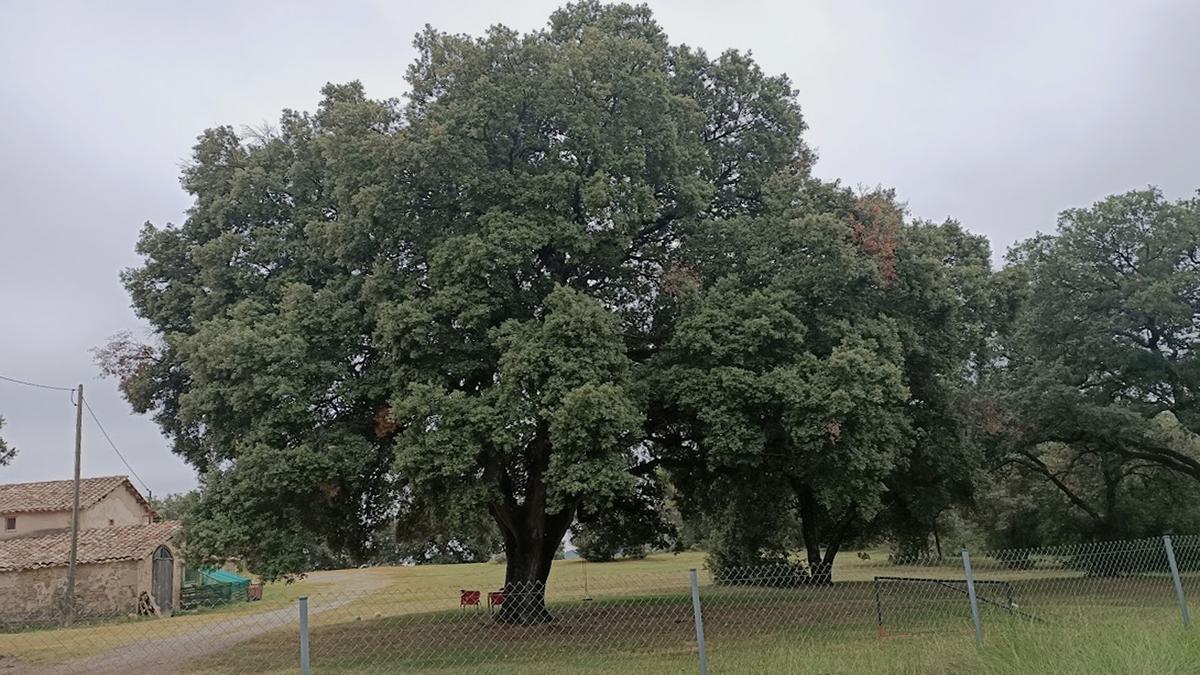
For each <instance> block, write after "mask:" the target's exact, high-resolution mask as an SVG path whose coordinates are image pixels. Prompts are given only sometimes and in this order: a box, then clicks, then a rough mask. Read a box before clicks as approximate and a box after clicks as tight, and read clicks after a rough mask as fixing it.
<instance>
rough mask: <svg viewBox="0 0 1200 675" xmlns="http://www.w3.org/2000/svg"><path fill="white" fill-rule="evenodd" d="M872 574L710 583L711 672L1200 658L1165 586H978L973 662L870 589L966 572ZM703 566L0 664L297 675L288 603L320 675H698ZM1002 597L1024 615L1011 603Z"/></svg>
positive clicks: (277, 613) (32, 650)
mask: <svg viewBox="0 0 1200 675" xmlns="http://www.w3.org/2000/svg"><path fill="white" fill-rule="evenodd" d="M871 558H872V559H871V560H863V559H859V558H857V557H855V556H853V555H848V556H843V559H842V560H839V563H840V564H839V565H838V567H837V569H836V570H835V578H836V579H837V583H835V584H834V585H833V586H831V587H801V588H761V587H745V586H732V587H731V586H718V585H713V584H712V583H711V580H710V579H709V577H708V575H707V574H704V573H703V572H702V573H701V582H702V588H701V596H702V599H703V613H704V624H705V629H706V642H707V652H708V658H709V664H710V671H711V672H714V673H724V672H800V671H803V672H817V673H851V672H880V673H959V672H963V673H966V672H982V673H1018V672H1019V673H1024V672H1050V671H1056V672H1068V673H1073V672H1134V673H1138V672H1145V673H1151V672H1153V673H1159V672H1200V667H1197V666H1196V665H1195V664H1197V663H1200V643H1198V642H1197V636H1196V634H1195V632H1190V633H1189V632H1185V631H1184V630H1183V629H1182V625H1181V621H1180V619H1179V614H1178V606H1177V604H1176V603H1175V596H1174V591H1173V587H1172V586H1171V582H1170V579H1169V577H1165V576H1163V575H1161V574H1140V575H1126V576H1121V577H1088V576H1086V575H1085V574H1083V573H1082V572H1078V573H1077V572H1071V571H1069V570H1054V571H1053V572H1048V571H1046V570H1026V569H993V570H987V571H986V572H985V573H984V574H983V575H981V576H983V577H985V578H987V579H990V580H992V581H995V582H1006V583H1007V586H1006V584H1005V583H996V584H994V585H993V586H987V587H984V586H981V589H980V591H981V596H982V597H983V600H984V602H983V604H982V606H981V612H982V614H983V619H984V626H985V633H986V637H987V639H986V641H985V645H984V646H983V648H982V649H978V650H977V649H976V648H975V645H974V640H973V630H972V625H971V622H970V614H969V605H968V604H967V601H966V598H965V592H964V591H962V590H959V589H958V588H956V587H955V586H954V585H953V584H937V583H915V582H914V583H897V584H894V585H893V586H889V587H886V588H884V590H883V591H882V592H881V594H880V595H879V596H878V597H877V595H876V586H875V585H874V584H873V583H872V579H873V578H874V577H875V576H879V575H894V576H906V577H907V576H911V577H924V578H943V579H954V578H957V579H961V578H962V571H961V568H960V567H958V566H956V565H955V564H954V562H953V561H950V562H948V563H947V564H946V565H944V566H933V567H928V566H924V567H897V566H891V565H888V564H887V563H886V557H885V556H884V555H880V554H873V555H872V556H871ZM693 567H695V568H702V567H703V555H702V554H699V553H685V554H681V555H678V556H673V555H658V556H651V557H650V558H648V559H645V560H640V561H622V562H614V563H604V564H595V563H585V562H583V561H579V560H572V561H558V562H556V563H555V566H554V571H553V572H552V574H551V579H550V587H549V592H548V594H547V602H548V605H549V608H550V610H551V612H552V613H553V614H554V616H555V621H553V622H552V623H549V624H545V625H542V626H533V627H513V626H501V625H497V624H496V623H495V622H493V621H491V620H490V618H489V615H488V610H487V609H486V608H468V609H461V608H459V606H458V592H459V589H463V588H466V589H474V590H481V591H488V590H493V589H496V588H498V587H499V586H500V585H501V582H502V580H503V575H504V570H503V567H502V566H501V565H493V564H477V565H455V566H426V567H394V568H371V569H365V570H345V571H339V572H328V573H317V574H314V575H311V576H310V577H309V578H307V579H305V580H304V581H302V582H299V583H297V584H292V585H283V584H272V585H268V586H267V589H266V594H265V600H264V601H263V602H262V603H254V604H237V605H232V606H229V607H227V608H223V609H220V610H213V611H209V612H204V613H200V614H197V615H192V616H180V617H173V618H170V619H164V620H155V621H137V622H123V623H116V624H110V625H105V626H87V627H78V628H72V629H67V630H50V631H35V632H26V633H19V634H8V635H0V655H7V656H8V658H9V660H10V662H15V663H18V664H21V665H31V666H32V665H37V664H45V663H52V662H60V661H61V660H63V659H64V658H68V657H70V658H72V659H76V661H74V662H73V663H75V664H76V665H78V666H79V667H80V669H81V670H89V669H91V668H89V667H88V666H89V665H94V664H90V663H89V662H88V661H87V660H86V658H85V659H84V660H82V661H80V660H78V659H80V658H81V657H89V656H93V655H104V654H108V656H109V658H110V662H111V661H112V660H113V659H120V658H127V659H129V660H130V661H131V663H133V665H150V664H155V665H159V666H161V665H162V664H163V660H164V659H165V660H166V662H167V663H168V664H169V665H170V666H171V668H169V670H182V671H186V672H196V673H214V674H215V673H241V672H278V673H285V672H295V669H296V663H297V653H298V650H299V638H298V631H297V628H296V620H295V616H296V612H295V607H294V600H295V598H297V597H298V596H300V595H306V596H308V597H309V603H310V624H311V626H312V628H311V653H312V661H313V670H314V672H317V673H326V672H328V673H358V672H437V673H468V672H471V673H473V672H495V673H513V674H515V673H574V672H611V673H616V672H622V673H628V672H666V673H671V672H680V673H683V672H687V673H691V672H697V663H698V650H697V641H696V636H695V632H694V624H693V620H692V611H693V609H692V604H691V594H690V579H689V574H688V570H689V568H693ZM1190 581H1191V580H1189V582H1190ZM1008 587H1011V591H1012V593H1013V601H1014V603H1016V604H1017V605H1019V607H1020V610H1019V611H1017V610H1015V609H1013V608H1012V607H1009V606H1008V604H1007V602H1008V601H1007V599H1002V596H1003V595H1004V590H1005V589H1006V588H1008ZM1191 587H1192V586H1191V585H1189V588H1191ZM989 593H990V594H995V596H996V597H995V598H989V597H988V595H987V594H989ZM991 600H995V602H991ZM881 614H882V616H883V619H884V628H885V630H883V631H882V634H881V627H880V624H879V621H878V619H879V617H880V615H881ZM1023 615H1028V616H1036V617H1037V619H1036V620H1030V619H1028V618H1027V616H1023ZM97 658H98V657H97ZM139 658H140V660H139ZM13 659H15V661H13ZM3 665H5V662H4V660H2V659H0V667H2V666H3Z"/></svg>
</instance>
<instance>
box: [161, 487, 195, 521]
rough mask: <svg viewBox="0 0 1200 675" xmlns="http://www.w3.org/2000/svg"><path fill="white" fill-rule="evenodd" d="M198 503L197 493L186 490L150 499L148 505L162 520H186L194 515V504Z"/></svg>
mask: <svg viewBox="0 0 1200 675" xmlns="http://www.w3.org/2000/svg"><path fill="white" fill-rule="evenodd" d="M199 501H200V493H199V491H197V490H188V491H187V492H178V493H175V494H169V495H167V496H165V497H151V498H150V505H151V506H153V507H154V510H155V511H157V512H158V516H159V518H162V519H163V520H188V519H190V518H192V515H193V514H194V513H195V510H196V504H197V502H199Z"/></svg>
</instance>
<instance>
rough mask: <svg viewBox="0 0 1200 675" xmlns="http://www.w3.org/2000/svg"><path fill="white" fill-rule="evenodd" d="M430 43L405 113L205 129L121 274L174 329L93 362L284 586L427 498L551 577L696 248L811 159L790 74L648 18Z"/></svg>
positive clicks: (627, 433)
mask: <svg viewBox="0 0 1200 675" xmlns="http://www.w3.org/2000/svg"><path fill="white" fill-rule="evenodd" d="M415 44H416V47H417V51H418V57H417V60H416V61H415V62H414V63H413V65H412V66H411V67H410V68H409V71H408V77H407V79H408V83H409V87H410V93H409V95H408V96H407V98H406V100H405V101H403V102H401V101H396V100H385V101H373V100H369V99H367V98H366V96H365V94H364V92H363V90H362V88H361V86H359V85H358V84H356V83H354V84H349V85H342V86H332V85H331V86H328V87H326V88H325V90H324V94H325V97H324V100H323V101H322V103H321V104H320V106H319V108H318V110H317V112H316V113H315V114H306V113H298V112H292V111H285V113H284V115H283V117H282V119H281V121H280V125H279V129H278V130H277V131H274V132H272V133H270V134H256V135H254V137H252V138H241V137H239V136H238V135H237V134H236V133H234V131H233V130H232V129H229V128H224V127H222V128H217V129H212V130H209V131H207V132H205V133H204V134H203V135H202V136H201V138H200V141H199V143H198V144H197V145H196V148H195V154H194V158H193V161H192V163H191V164H190V165H189V166H188V167H187V168H186V170H185V171H184V177H183V184H184V187H185V188H186V189H187V190H188V191H189V192H190V193H191V194H192V195H193V197H194V200H195V201H194V205H193V207H192V209H191V210H190V211H189V214H188V218H187V220H186V222H185V223H183V224H182V225H181V226H167V227H164V228H155V227H152V226H147V228H146V230H145V231H144V232H143V235H142V237H141V240H140V242H139V244H138V251H139V253H141V254H142V255H143V256H144V257H145V263H144V264H143V265H142V266H141V267H138V268H136V269H132V270H128V271H127V272H126V273H125V275H124V281H125V284H126V286H127V288H128V289H129V292H130V295H131V297H132V300H133V304H134V307H135V308H136V310H137V311H138V313H139V315H140V316H141V317H143V318H144V319H145V320H147V321H148V322H149V324H150V325H151V326H152V327H153V329H154V331H155V332H156V334H157V337H158V342H157V343H156V344H153V345H150V346H149V347H147V346H146V345H140V344H137V343H136V342H132V343H128V344H121V342H120V341H119V340H118V341H117V342H116V343H115V344H114V345H112V348H110V349H108V350H105V351H103V352H102V354H101V357H102V364H103V365H104V367H105V369H106V370H107V371H108V372H112V373H115V374H117V375H119V376H120V377H121V378H122V386H123V388H124V390H125V392H126V394H127V396H128V397H129V399H130V401H131V402H132V403H133V405H134V407H135V409H137V410H140V411H144V412H151V413H153V414H154V415H155V419H156V420H157V421H158V423H159V424H160V425H161V426H162V427H163V429H164V431H166V432H167V433H168V434H169V435H170V436H171V437H172V439H173V441H174V449H175V451H176V452H178V453H179V454H181V455H182V456H183V457H185V458H186V459H187V460H188V461H189V462H190V463H191V464H192V465H193V466H195V467H196V468H197V469H199V470H200V471H201V473H202V474H203V483H204V491H203V495H204V498H203V499H202V500H201V503H200V504H199V505H198V508H197V513H198V517H197V527H196V528H194V529H193V530H192V531H191V532H190V533H189V536H190V537H191V538H192V539H193V541H195V542H196V545H197V546H202V547H206V548H209V549H212V550H214V551H215V550H221V551H236V552H238V553H239V554H241V555H244V556H245V557H246V558H247V560H248V562H250V563H251V565H252V566H253V567H254V569H256V570H257V571H259V572H260V573H262V574H265V575H266V576H268V577H270V576H273V575H277V574H283V573H287V572H291V571H298V570H300V569H303V567H304V565H305V560H306V554H305V551H306V547H307V546H308V542H309V541H311V539H312V537H313V536H314V535H315V536H318V537H320V538H321V539H323V540H324V541H325V543H326V544H327V545H328V546H330V547H331V548H332V549H334V550H340V551H346V552H349V553H350V554H351V555H353V556H359V555H365V554H367V551H368V549H369V546H370V541H371V536H372V533H373V532H375V531H377V529H378V528H379V527H380V526H381V525H382V524H384V523H386V522H388V521H389V519H390V518H391V517H392V516H393V515H394V514H395V512H396V505H397V504H398V503H399V502H400V501H401V500H402V499H403V494H402V490H403V486H405V485H415V486H418V487H419V488H420V490H421V491H422V492H423V493H424V494H427V495H438V496H440V498H442V499H445V500H449V501H453V502H460V503H462V504H471V505H476V506H478V507H480V508H484V509H486V510H487V512H488V513H489V514H490V515H491V517H492V519H493V520H494V521H495V523H496V526H497V527H498V528H499V530H500V533H501V536H502V538H503V540H504V544H505V550H506V554H507V566H506V582H507V583H508V584H511V585H514V586H515V585H524V586H528V585H530V584H539V583H542V582H545V581H546V579H547V576H548V574H549V570H550V561H551V559H552V556H553V554H554V552H555V550H556V549H557V548H558V546H559V543H560V542H561V540H562V537H563V535H564V534H565V532H566V531H567V528H568V527H569V525H570V524H571V522H572V521H573V519H574V517H575V514H576V512H577V511H578V510H579V509H580V508H581V507H583V506H585V505H587V504H591V503H598V502H604V501H605V500H608V499H611V498H614V497H616V496H619V495H621V494H627V493H628V492H629V491H630V490H632V489H633V487H634V485H635V484H636V475H635V474H644V473H645V472H646V471H648V470H649V467H650V466H651V463H652V462H653V461H654V458H650V457H647V456H646V455H645V454H644V452H641V450H645V446H644V445H643V444H642V443H641V440H642V435H643V419H644V414H643V405H642V403H641V400H640V399H639V398H638V395H637V394H636V392H635V390H634V387H633V372H634V369H635V367H636V366H637V365H638V364H640V363H643V362H645V361H646V360H647V359H649V358H650V357H651V356H652V355H653V354H654V353H655V352H656V351H657V350H658V349H659V348H660V346H661V343H660V341H659V337H658V336H659V333H660V332H661V330H662V325H664V323H665V322H667V321H668V320H669V317H663V316H660V314H661V313H662V311H663V306H664V305H665V304H667V303H666V302H665V301H664V300H663V298H664V294H663V292H662V290H661V289H662V286H663V284H664V283H665V280H666V279H667V277H668V274H667V272H668V271H669V270H670V269H671V268H672V263H673V261H674V259H675V258H677V257H678V253H677V251H678V250H679V248H680V244H681V242H682V241H683V240H684V239H685V238H686V236H687V235H688V233H689V232H690V231H691V229H692V228H694V227H696V226H698V224H700V223H712V222H716V221H719V220H722V219H729V218H736V217H741V216H744V215H746V214H752V213H755V212H757V211H760V210H761V209H762V208H763V186H764V184H765V183H766V182H767V181H769V180H770V178H771V177H772V176H774V175H776V174H778V173H779V172H783V171H792V172H798V173H804V172H806V171H807V166H808V163H809V162H810V160H811V157H810V153H809V152H808V150H807V149H806V148H805V147H804V145H803V144H802V142H801V141H800V133H801V131H802V130H803V122H802V120H801V116H800V113H799V109H798V106H797V105H796V103H795V101H794V92H793V91H792V90H791V87H790V84H789V83H788V81H787V79H786V78H782V77H768V76H765V75H763V74H762V73H761V71H760V70H759V69H758V68H757V66H756V65H755V64H754V63H753V61H751V60H750V59H749V58H747V57H745V56H743V55H740V54H737V53H735V52H730V53H726V54H723V55H721V56H720V57H718V58H715V59H710V58H709V57H708V56H707V55H705V54H704V53H703V52H700V51H698V50H693V49H689V48H686V47H674V46H671V45H670V44H669V43H668V41H667V39H666V36H665V35H664V34H663V32H662V31H661V30H660V29H659V27H658V26H657V25H656V24H655V23H654V21H653V20H652V17H651V15H650V12H649V10H648V9H646V8H645V7H630V6H628V5H612V6H603V5H600V4H599V3H596V2H585V3H581V4H578V5H570V6H567V7H565V8H564V9H562V10H560V11H558V12H555V13H554V14H553V15H552V17H551V20H550V24H549V26H548V28H546V29H544V30H541V31H537V32H534V33H530V34H526V35H521V34H518V33H516V32H514V31H512V30H509V29H507V28H503V27H495V28H493V29H491V30H490V31H489V32H488V33H487V35H485V36H484V37H481V38H471V37H466V36H455V35H447V34H443V33H439V32H436V31H434V30H432V29H427V30H426V31H424V32H423V33H421V34H420V35H419V36H418V37H417V39H416V43H415ZM530 597H532V596H530ZM500 618H501V620H502V621H513V622H531V621H541V620H544V619H545V618H547V615H546V613H545V611H544V609H543V607H542V603H541V600H540V596H539V597H533V599H532V601H531V602H529V603H506V604H505V606H504V610H503V611H502V612H501V613H500Z"/></svg>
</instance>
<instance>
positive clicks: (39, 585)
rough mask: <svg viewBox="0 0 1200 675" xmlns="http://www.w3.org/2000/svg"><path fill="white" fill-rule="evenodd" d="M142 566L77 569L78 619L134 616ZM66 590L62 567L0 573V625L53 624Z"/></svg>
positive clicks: (135, 562)
mask: <svg viewBox="0 0 1200 675" xmlns="http://www.w3.org/2000/svg"><path fill="white" fill-rule="evenodd" d="M143 562H144V561H138V560H128V561H124V562H114V563H101V564H88V565H79V566H78V567H77V568H76V575H75V595H76V597H77V598H78V608H79V615H80V616H88V617H100V616H105V617H122V616H125V615H128V614H132V613H134V612H135V611H136V610H137V598H138V592H139V590H140V589H139V588H138V582H139V576H140V575H139V567H140V565H142V564H143ZM66 586H67V568H66V567H65V566H64V567H44V568H40V569H33V570H21V571H16V572H0V623H7V624H14V623H44V622H49V621H54V620H55V619H56V618H57V617H58V616H59V614H58V608H59V607H60V602H61V598H62V597H63V594H64V593H65V590H66Z"/></svg>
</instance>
